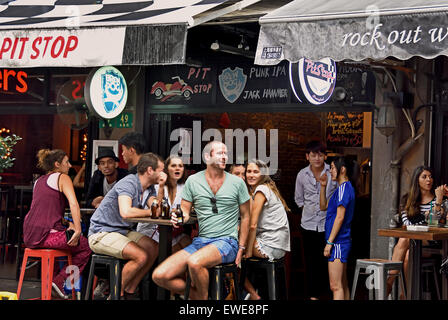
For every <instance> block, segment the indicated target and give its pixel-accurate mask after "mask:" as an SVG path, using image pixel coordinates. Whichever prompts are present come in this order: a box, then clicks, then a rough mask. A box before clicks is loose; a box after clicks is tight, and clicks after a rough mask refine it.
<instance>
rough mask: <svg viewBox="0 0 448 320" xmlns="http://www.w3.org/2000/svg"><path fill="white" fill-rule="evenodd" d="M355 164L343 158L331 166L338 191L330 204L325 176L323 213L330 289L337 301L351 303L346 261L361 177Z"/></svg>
mask: <svg viewBox="0 0 448 320" xmlns="http://www.w3.org/2000/svg"><path fill="white" fill-rule="evenodd" d="M358 168H359V167H358V165H357V163H356V162H355V161H351V160H348V159H346V158H344V157H340V158H338V159H336V160H335V161H333V162H331V166H330V174H331V179H332V180H333V181H337V183H338V188H337V189H336V190H335V191H334V193H333V195H332V196H331V198H330V200H329V201H328V203H327V199H326V197H325V194H326V193H325V189H326V187H327V177H326V174H324V175H322V176H321V179H320V185H321V191H320V194H321V197H320V210H322V211H325V210H327V216H326V220H325V238H326V241H327V244H326V246H325V249H324V256H325V257H327V258H328V275H329V278H330V289H331V291H332V292H333V299H334V300H348V299H349V298H350V292H349V289H348V283H347V260H348V255H349V253H350V249H351V244H352V240H351V236H350V229H351V223H352V219H353V213H354V210H355V189H354V188H353V186H354V185H355V181H356V178H357V173H358ZM322 195H323V196H322Z"/></svg>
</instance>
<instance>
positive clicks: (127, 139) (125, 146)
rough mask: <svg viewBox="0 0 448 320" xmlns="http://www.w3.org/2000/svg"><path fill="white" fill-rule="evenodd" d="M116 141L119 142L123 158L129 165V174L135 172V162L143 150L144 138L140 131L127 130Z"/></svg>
mask: <svg viewBox="0 0 448 320" xmlns="http://www.w3.org/2000/svg"><path fill="white" fill-rule="evenodd" d="M118 142H119V143H120V144H121V148H122V153H121V154H122V156H123V160H124V162H126V164H127V165H128V166H130V167H128V169H129V174H136V173H137V163H138V161H139V160H140V157H141V156H142V154H143V153H144V151H145V144H146V143H145V138H144V137H143V135H142V134H141V133H138V132H128V133H126V134H125V135H124V136H122V137H121V138H120V140H118Z"/></svg>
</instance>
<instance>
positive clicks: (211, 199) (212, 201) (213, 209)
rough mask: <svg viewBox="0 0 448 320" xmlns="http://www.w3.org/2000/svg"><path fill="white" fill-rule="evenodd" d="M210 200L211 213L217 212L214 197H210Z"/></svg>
mask: <svg viewBox="0 0 448 320" xmlns="http://www.w3.org/2000/svg"><path fill="white" fill-rule="evenodd" d="M210 202H211V203H212V211H213V213H218V207H217V206H216V198H215V197H212V198H210Z"/></svg>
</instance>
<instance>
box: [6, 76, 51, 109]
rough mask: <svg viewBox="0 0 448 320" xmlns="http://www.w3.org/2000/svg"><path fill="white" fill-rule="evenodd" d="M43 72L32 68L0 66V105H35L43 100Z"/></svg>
mask: <svg viewBox="0 0 448 320" xmlns="http://www.w3.org/2000/svg"><path fill="white" fill-rule="evenodd" d="M44 82H45V77H44V75H43V73H40V72H36V71H35V70H32V69H1V68H0V105H14V104H21V105H28V104H30V105H36V104H43V102H44V94H43V93H44Z"/></svg>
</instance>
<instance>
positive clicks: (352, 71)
mask: <svg viewBox="0 0 448 320" xmlns="http://www.w3.org/2000/svg"><path fill="white" fill-rule="evenodd" d="M375 82H376V81H375V75H374V74H373V72H372V71H370V70H368V69H367V67H366V66H363V65H356V64H347V63H343V62H340V63H338V64H337V76H336V87H342V88H344V89H345V90H346V91H347V93H348V95H349V96H352V97H353V101H357V102H374V101H375Z"/></svg>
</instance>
